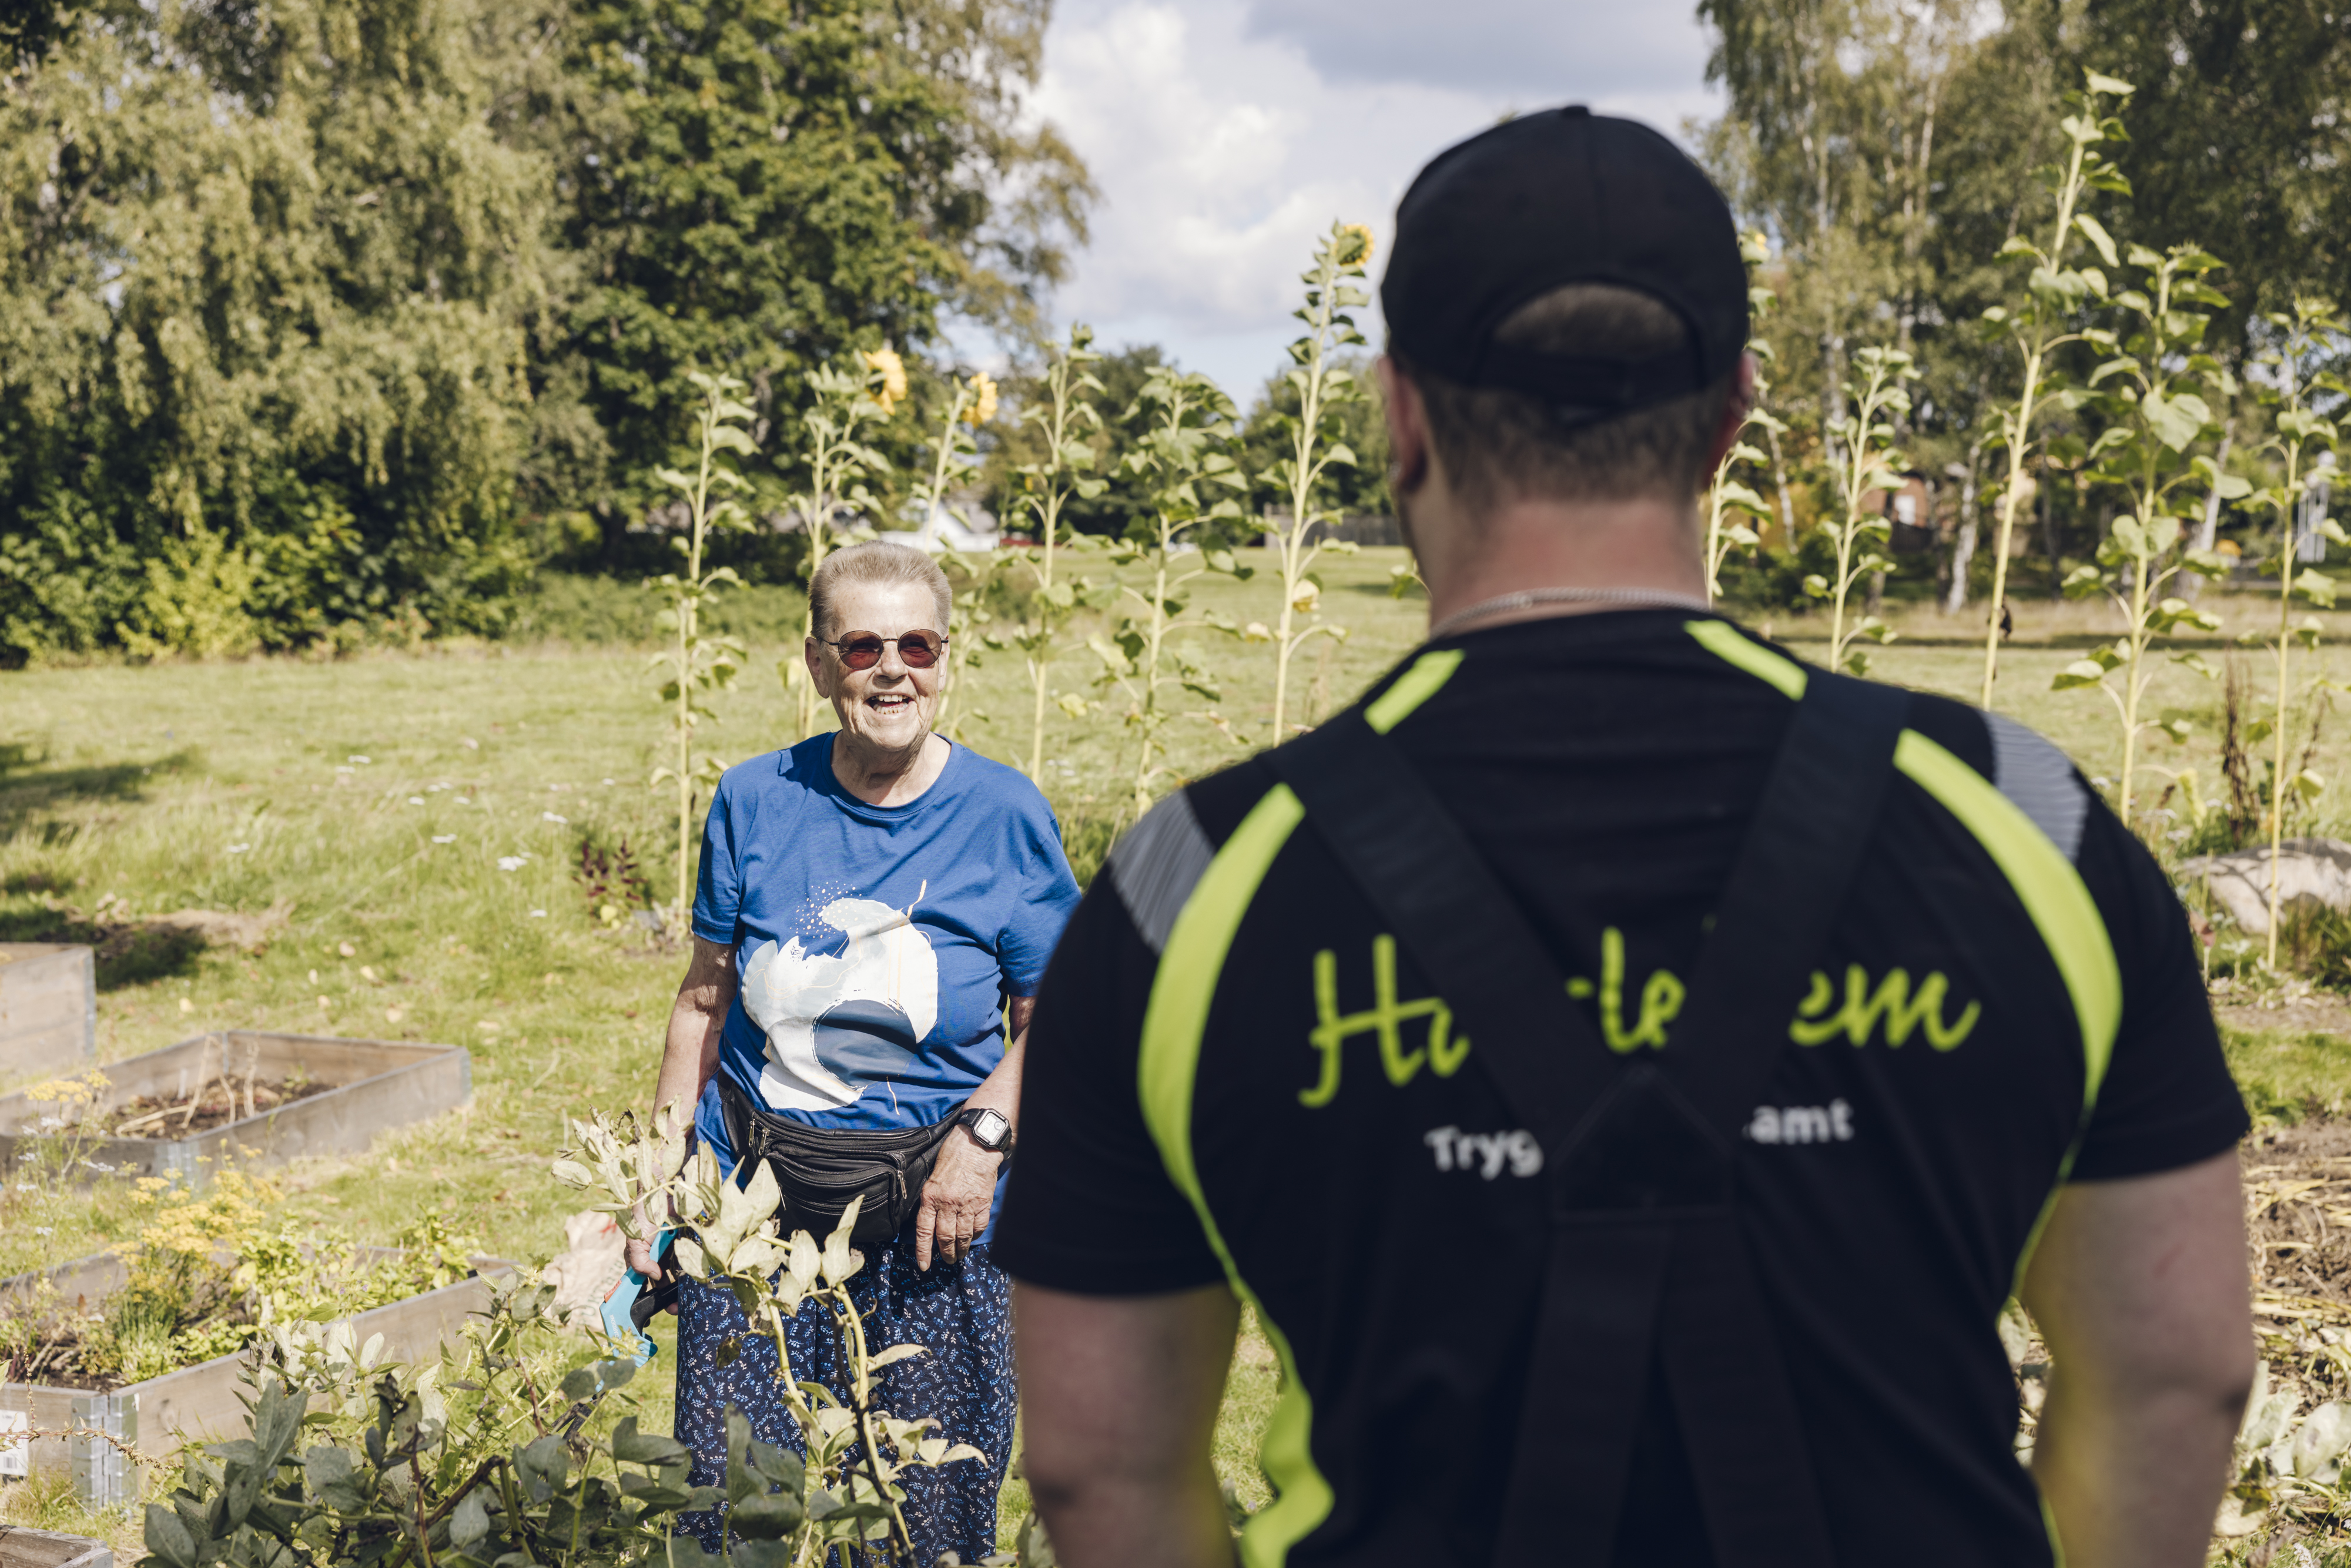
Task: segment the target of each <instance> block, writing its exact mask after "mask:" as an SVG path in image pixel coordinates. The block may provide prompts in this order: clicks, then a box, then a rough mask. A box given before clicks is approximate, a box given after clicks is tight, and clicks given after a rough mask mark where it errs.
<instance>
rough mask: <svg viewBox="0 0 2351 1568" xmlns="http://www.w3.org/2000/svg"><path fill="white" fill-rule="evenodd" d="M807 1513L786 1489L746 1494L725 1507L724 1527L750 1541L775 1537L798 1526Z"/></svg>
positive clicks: (775, 1538)
mask: <svg viewBox="0 0 2351 1568" xmlns="http://www.w3.org/2000/svg"><path fill="white" fill-rule="evenodd" d="M806 1517H807V1511H806V1510H805V1509H803V1508H802V1507H801V1504H800V1500H799V1498H796V1497H794V1496H792V1495H791V1494H790V1493H789V1492H768V1493H766V1494H764V1495H762V1496H757V1497H748V1498H746V1499H744V1500H742V1501H740V1502H738V1503H737V1504H736V1505H735V1506H734V1507H733V1508H732V1509H730V1510H728V1511H727V1514H726V1523H727V1527H728V1528H729V1529H731V1530H733V1531H735V1532H736V1533H737V1535H741V1536H745V1537H747V1538H748V1539H750V1540H753V1541H777V1540H780V1539H782V1538H783V1537H784V1536H785V1535H788V1534H789V1533H790V1532H791V1531H795V1530H797V1529H799V1525H800V1521H802V1520H803V1519H805V1518H806Z"/></svg>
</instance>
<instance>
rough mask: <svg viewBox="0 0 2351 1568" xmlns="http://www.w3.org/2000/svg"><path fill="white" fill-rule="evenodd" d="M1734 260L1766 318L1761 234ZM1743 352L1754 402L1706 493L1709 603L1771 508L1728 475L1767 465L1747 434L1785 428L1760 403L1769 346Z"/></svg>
mask: <svg viewBox="0 0 2351 1568" xmlns="http://www.w3.org/2000/svg"><path fill="white" fill-rule="evenodd" d="M1739 254H1740V258H1741V259H1742V260H1744V261H1745V262H1746V263H1747V301H1748V307H1749V308H1750V310H1751V311H1752V312H1753V313H1754V318H1755V319H1756V320H1757V321H1759V322H1760V321H1761V320H1762V319H1763V318H1764V317H1765V316H1766V315H1767V314H1769V313H1770V311H1771V306H1772V304H1773V302H1774V301H1775V300H1777V299H1778V298H1779V296H1778V295H1776V294H1774V293H1773V292H1772V291H1771V289H1769V288H1766V287H1763V285H1762V283H1761V281H1760V280H1759V278H1758V274H1759V273H1760V272H1761V268H1762V266H1763V264H1764V262H1766V261H1768V260H1769V259H1771V247H1770V245H1769V243H1768V242H1767V241H1766V240H1765V238H1764V236H1763V235H1762V232H1761V230H1758V231H1756V232H1754V233H1751V234H1746V235H1740V239H1739ZM1747 351H1748V352H1749V353H1750V354H1752V355H1753V356H1754V357H1755V365H1756V372H1755V396H1754V398H1753V400H1752V401H1751V402H1750V403H1749V404H1748V406H1747V417H1746V419H1745V420H1744V421H1743V422H1742V423H1740V427H1739V437H1738V439H1737V440H1735V441H1733V442H1732V443H1731V445H1730V450H1729V451H1728V452H1726V453H1724V454H1723V455H1722V461H1721V462H1720V463H1719V464H1717V465H1715V470H1714V482H1713V483H1712V484H1711V485H1709V486H1707V493H1706V601H1707V602H1708V604H1712V603H1714V602H1715V601H1718V600H1719V599H1720V598H1721V597H1722V569H1723V567H1724V566H1725V565H1726V564H1728V563H1729V559H1730V556H1731V552H1732V551H1734V550H1741V549H1754V548H1755V547H1756V546H1758V545H1759V544H1761V542H1762V535H1761V533H1760V532H1759V531H1758V530H1759V528H1761V525H1762V524H1765V523H1768V522H1770V521H1771V503H1770V502H1769V501H1766V500H1765V499H1764V498H1763V497H1761V495H1760V494H1758V493H1757V492H1756V491H1755V490H1754V489H1753V488H1751V487H1750V486H1746V485H1742V484H1740V482H1739V481H1738V480H1736V479H1734V478H1732V477H1731V470H1733V469H1735V468H1737V467H1739V466H1740V465H1741V464H1747V465H1752V466H1754V467H1758V468H1761V467H1762V466H1763V465H1766V464H1767V463H1769V462H1770V461H1771V459H1770V457H1769V456H1768V455H1765V454H1764V453H1763V452H1762V451H1761V450H1760V449H1759V448H1757V447H1755V446H1753V445H1750V444H1749V442H1748V440H1747V433H1748V432H1749V431H1750V430H1760V431H1761V432H1763V433H1764V434H1766V435H1767V436H1777V435H1778V434H1780V433H1781V432H1782V431H1784V430H1786V429H1787V428H1788V427H1787V425H1786V424H1784V423H1782V422H1781V421H1780V420H1778V419H1775V418H1774V417H1772V416H1771V414H1769V413H1765V412H1764V409H1763V398H1764V395H1765V393H1767V392H1770V391H1771V383H1770V382H1767V381H1766V380H1764V377H1763V367H1764V366H1766V365H1768V364H1770V363H1771V360H1772V354H1771V344H1770V343H1769V342H1768V341H1766V340H1764V339H1762V338H1761V337H1752V338H1750V339H1748V340H1747Z"/></svg>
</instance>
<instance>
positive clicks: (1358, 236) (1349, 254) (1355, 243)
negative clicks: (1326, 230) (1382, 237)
mask: <svg viewBox="0 0 2351 1568" xmlns="http://www.w3.org/2000/svg"><path fill="white" fill-rule="evenodd" d="M1371 259H1372V231H1371V229H1370V228H1369V227H1368V226H1366V225H1363V224H1344V225H1341V226H1340V229H1339V265H1340V266H1341V267H1362V266H1364V265H1365V264H1366V263H1368V262H1369V261H1370V260H1371Z"/></svg>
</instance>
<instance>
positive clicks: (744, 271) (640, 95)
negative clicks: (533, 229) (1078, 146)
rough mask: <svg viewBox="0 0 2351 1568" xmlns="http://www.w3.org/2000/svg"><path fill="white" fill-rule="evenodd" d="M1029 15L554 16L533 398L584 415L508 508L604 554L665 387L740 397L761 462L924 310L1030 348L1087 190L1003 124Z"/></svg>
mask: <svg viewBox="0 0 2351 1568" xmlns="http://www.w3.org/2000/svg"><path fill="white" fill-rule="evenodd" d="M1045 16H1046V7H1045V5H1044V4H1043V3H1042V0H971V3H968V4H956V3H952V0H899V3H895V4H891V5H883V4H879V3H877V0H570V8H569V13H568V16H567V17H566V19H565V20H564V22H563V25H562V27H561V37H562V44H563V48H564V59H565V74H564V76H563V78H562V79H561V80H560V81H559V83H557V84H555V85H554V86H553V87H552V88H551V89H550V92H549V99H548V100H547V102H546V103H545V105H544V109H543V113H542V115H541V117H540V119H539V120H538V122H537V123H536V124H535V125H534V127H533V128H532V130H531V131H530V132H529V139H530V140H531V141H532V143H533V144H534V145H537V146H540V147H543V148H544V149H545V150H546V153H547V156H548V157H549V159H550V160H551V161H552V162H553V163H554V166H555V172H556V188H557V191H558V193H559V201H560V211H559V214H558V218H557V223H558V227H559V233H560V235H562V238H563V241H564V245H565V247H566V249H567V250H568V251H569V253H570V254H571V255H572V256H574V257H576V264H575V265H576V267H577V269H578V277H579V279H580V282H579V287H578V289H577V292H576V293H575V294H573V295H572V296H571V297H570V298H569V299H568V301H567V302H566V304H565V306H564V308H563V310H562V312H561V319H560V323H559V328H558V329H557V335H556V340H555V341H554V342H553V343H551V344H550V345H549V351H548V354H547V362H546V365H545V367H544V369H543V370H542V371H541V379H542V382H544V384H547V385H549V386H556V387H559V388H561V389H564V390H565V391H567V392H569V393H571V394H572V395H575V396H576V397H577V399H578V400H579V403H580V407H581V408H582V410H583V411H584V416H585V417H583V418H582V419H580V421H578V423H577V434H576V435H575V436H574V437H572V438H571V440H570V443H569V446H568V447H567V448H566V449H565V450H564V451H563V452H561V453H560V454H558V455H555V457H554V458H553V459H551V460H550V461H549V462H548V463H547V464H546V465H544V483H543V488H542V489H541V491H540V493H539V494H538V495H536V496H534V497H533V499H534V501H535V502H536V503H537V504H540V505H546V506H572V507H577V506H583V505H586V506H592V507H593V508H594V510H595V511H596V513H597V515H598V517H599V518H600V521H601V528H602V531H603V533H604V537H605V539H606V543H607V547H608V549H617V548H618V547H619V539H618V536H619V535H620V534H621V533H622V531H623V530H624V529H626V528H628V527H629V526H630V525H631V524H632V523H633V522H635V521H637V520H638V519H639V518H640V517H642V516H643V511H644V508H645V505H646V502H647V500H648V498H649V497H650V496H651V494H652V490H651V484H652V473H651V470H652V468H653V466H654V465H655V464H656V462H657V461H658V460H659V458H660V456H661V455H664V453H666V452H667V451H668V449H669V448H670V446H671V445H672V444H674V442H675V440H676V432H677V431H678V430H680V429H682V428H684V425H685V423H686V422H685V421H684V418H683V417H682V412H683V404H684V403H685V402H690V401H691V398H690V397H689V396H688V395H687V393H686V392H685V391H684V387H683V384H682V382H681V379H680V374H679V372H680V371H682V370H683V369H684V367H686V366H689V365H704V366H710V367H715V368H717V369H721V370H724V371H726V372H727V373H730V374H733V375H736V376H737V377H740V378H741V379H743V380H744V381H745V382H748V383H749V385H750V387H751V389H752V394H751V399H750V401H751V402H753V403H754V404H755V405H756V406H757V407H758V409H759V410H760V412H761V414H762V417H763V424H762V426H761V427H760V428H758V430H757V431H756V432H755V434H757V435H758V437H759V438H760V439H761V440H762V441H763V443H764V442H765V440H766V425H767V424H774V423H787V422H789V423H797V419H796V417H795V416H796V414H797V413H798V411H799V407H800V405H802V404H803V403H804V402H806V393H805V392H804V391H803V387H804V383H805V381H806V378H807V376H808V374H809V372H810V371H812V370H813V369H814V368H815V367H816V366H817V365H819V364H820V363H823V362H825V361H829V360H831V359H833V358H834V357H836V356H837V355H838V354H840V353H841V352H843V351H846V350H870V349H874V348H878V347H882V346H885V345H896V346H898V347H900V348H901V349H904V348H909V347H913V346H916V345H920V344H922V343H925V342H928V341H930V340H933V339H934V338H935V335H936V330H937V321H938V317H939V314H940V312H941V310H942V309H943V308H944V309H954V310H957V311H960V312H962V313H963V314H964V315H966V316H967V317H970V318H972V319H977V320H980V321H983V322H987V323H991V324H994V325H997V326H1000V327H1005V328H1009V329H1016V330H1017V329H1026V328H1029V327H1032V326H1033V324H1034V320H1035V306H1034V296H1035V292H1036V290H1037V289H1038V288H1039V287H1040V286H1042V285H1045V284H1048V283H1050V282H1051V281H1053V280H1054V279H1055V278H1057V277H1060V276H1061V270H1062V266H1063V261H1062V253H1061V249H1060V248H1059V241H1060V238H1061V236H1062V235H1075V236H1077V237H1080V238H1082V236H1083V234H1084V225H1083V218H1082V211H1083V203H1084V201H1085V199H1086V197H1087V196H1088V195H1089V194H1090V192H1089V189H1088V187H1087V184H1086V181H1085V174H1084V172H1083V170H1082V168H1081V166H1080V165H1079V163H1078V162H1077V160H1076V158H1075V157H1074V156H1073V155H1072V154H1071V152H1069V151H1068V149H1067V148H1065V147H1064V146H1062V144H1061V141H1059V140H1058V138H1057V137H1056V136H1055V135H1054V133H1053V132H1052V131H1051V130H1050V128H1040V127H1035V126H1032V125H1029V124H1028V123H1026V122H1024V121H1023V120H1021V119H1020V118H1019V113H1020V108H1021V104H1022V101H1023V94H1024V92H1025V89H1027V88H1028V87H1029V86H1030V85H1031V84H1032V83H1033V82H1034V80H1035V78H1036V74H1037V71H1038V68H1039V65H1040V57H1041V56H1040V50H1041V47H1042V36H1043V28H1044V22H1045ZM1008 189H1010V190H1017V191H1019V192H1021V193H1023V194H1021V195H1019V196H1018V197H1017V198H1015V199H1012V200H1010V201H1006V200H1002V199H1000V193H1002V192H1004V191H1006V190H1008ZM900 441H901V443H902V444H904V450H903V451H895V452H893V453H891V454H890V455H891V456H892V458H893V465H895V466H899V467H905V468H908V469H909V470H910V471H912V468H913V465H912V464H911V463H910V462H909V461H908V460H909V459H912V458H914V455H915V453H914V433H913V431H912V430H911V429H909V430H907V431H906V432H904V433H903V434H901V436H900ZM622 455H625V456H622ZM763 499H764V501H765V502H766V504H767V505H768V506H769V507H774V506H776V505H778V503H779V501H780V493H779V491H777V490H775V489H773V488H770V489H768V492H767V493H766V494H765V495H764V496H763Z"/></svg>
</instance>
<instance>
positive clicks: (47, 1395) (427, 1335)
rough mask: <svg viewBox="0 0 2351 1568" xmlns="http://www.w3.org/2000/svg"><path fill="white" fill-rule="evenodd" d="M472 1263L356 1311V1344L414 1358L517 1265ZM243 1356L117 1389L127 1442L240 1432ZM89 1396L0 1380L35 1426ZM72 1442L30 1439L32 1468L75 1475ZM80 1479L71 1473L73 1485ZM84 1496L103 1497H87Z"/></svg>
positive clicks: (157, 1448) (61, 1425) (50, 1424)
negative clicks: (472, 1269)
mask: <svg viewBox="0 0 2351 1568" xmlns="http://www.w3.org/2000/svg"><path fill="white" fill-rule="evenodd" d="M475 1266H476V1268H477V1269H478V1270H479V1272H478V1273H476V1274H475V1276H474V1277H473V1278H472V1279H468V1280H460V1281H457V1282H456V1283H455V1284H454V1285H447V1286H444V1287H443V1288H442V1289H440V1290H438V1291H426V1292H424V1294H423V1295H421V1296H411V1297H409V1298H408V1299H407V1300H405V1301H393V1302H392V1303H391V1304H390V1305H388V1306H381V1307H377V1308H375V1309H373V1310H372V1311H370V1312H360V1313H359V1314H358V1315H356V1316H354V1317H352V1318H350V1320H349V1322H350V1325H351V1332H352V1333H354V1334H356V1335H357V1336H358V1338H359V1343H360V1344H362V1345H364V1344H366V1343H367V1342H368V1341H369V1340H370V1339H371V1338H372V1337H374V1336H375V1335H377V1334H381V1335H382V1336H383V1349H382V1352H381V1359H383V1360H387V1361H406V1362H414V1361H418V1360H422V1359H423V1358H424V1357H427V1356H430V1355H432V1354H434V1351H435V1349H436V1347H438V1346H439V1345H440V1344H441V1343H442V1342H443V1341H444V1340H447V1339H454V1338H455V1337H456V1335H457V1333H458V1331H459V1329H460V1327H461V1326H462V1325H463V1324H464V1322H465V1319H466V1318H467V1317H468V1316H470V1315H474V1314H476V1313H480V1312H485V1311H486V1310H487V1308H488V1306H489V1302H490V1280H491V1279H492V1278H494V1277H496V1276H498V1275H502V1274H507V1273H510V1272H512V1271H513V1270H514V1267H515V1265H514V1264H512V1263H509V1262H507V1261H506V1260H504V1259H493V1258H485V1259H479V1260H476V1261H475ZM244 1359H245V1358H244V1356H243V1355H242V1354H238V1355H224V1356H221V1357H218V1358H217V1359H215V1360H212V1361H207V1362H204V1363H203V1364H201V1365H197V1366H191V1367H186V1368H183V1370H181V1371H178V1372H172V1373H166V1374H165V1375H162V1376H161V1377H151V1378H149V1379H148V1380H147V1381H146V1382H144V1383H134V1384H131V1385H128V1386H127V1387H124V1388H120V1389H118V1390H116V1391H115V1398H117V1399H118V1400H126V1401H128V1403H129V1408H130V1410H131V1412H132V1414H131V1417H129V1418H128V1419H127V1420H126V1423H125V1425H126V1427H127V1428H128V1429H129V1430H131V1431H134V1432H135V1434H136V1436H135V1437H132V1438H131V1442H132V1444H133V1446H134V1447H136V1448H138V1450H139V1452H140V1453H141V1455H143V1456H145V1457H146V1458H151V1459H158V1460H164V1461H169V1460H170V1459H171V1458H172V1456H173V1455H175V1454H176V1453H178V1452H179V1450H180V1448H181V1447H182V1446H183V1444H185V1443H211V1442H221V1441H224V1440H225V1439H227V1438H230V1437H236V1436H239V1435H240V1434H242V1433H243V1432H244V1431H245V1423H246V1412H245V1405H244V1402H243V1401H242V1400H241V1399H239V1398H238V1394H239V1391H240V1390H241V1389H242V1387H243V1385H242V1384H241V1383H240V1382H239V1380H238V1377H237V1369H238V1367H239V1365H240V1364H242V1363H243V1361H244ZM88 1398H89V1396H88V1395H84V1394H81V1393H80V1392H79V1391H78V1390H76V1389H70V1388H50V1387H47V1386H45V1385H38V1384H30V1385H28V1384H22V1383H9V1384H0V1410H22V1411H27V1412H29V1413H30V1415H31V1417H32V1425H33V1427H34V1428H35V1429H36V1430H45V1431H49V1432H64V1431H68V1430H77V1429H79V1428H80V1427H81V1426H82V1422H81V1421H80V1420H79V1419H78V1417H77V1416H76V1414H75V1411H74V1401H75V1400H76V1399H85V1400H86V1399H88ZM76 1447H79V1448H84V1449H88V1448H92V1447H93V1444H92V1442H91V1440H89V1439H86V1438H85V1439H82V1440H81V1441H80V1442H79V1443H78V1444H76V1443H74V1442H72V1441H71V1440H69V1439H68V1438H64V1437H37V1438H35V1439H34V1440H33V1442H32V1445H31V1462H30V1465H29V1469H31V1472H32V1473H33V1474H34V1475H74V1474H75V1473H76V1467H75V1462H74V1461H75V1458H76V1455H75V1454H74V1452H73V1451H72V1450H73V1449H74V1448H76ZM81 1484H82V1483H81V1481H80V1479H79V1478H78V1476H77V1479H76V1487H77V1490H81ZM84 1500H85V1501H102V1500H101V1499H92V1498H89V1497H88V1496H85V1498H84Z"/></svg>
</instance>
